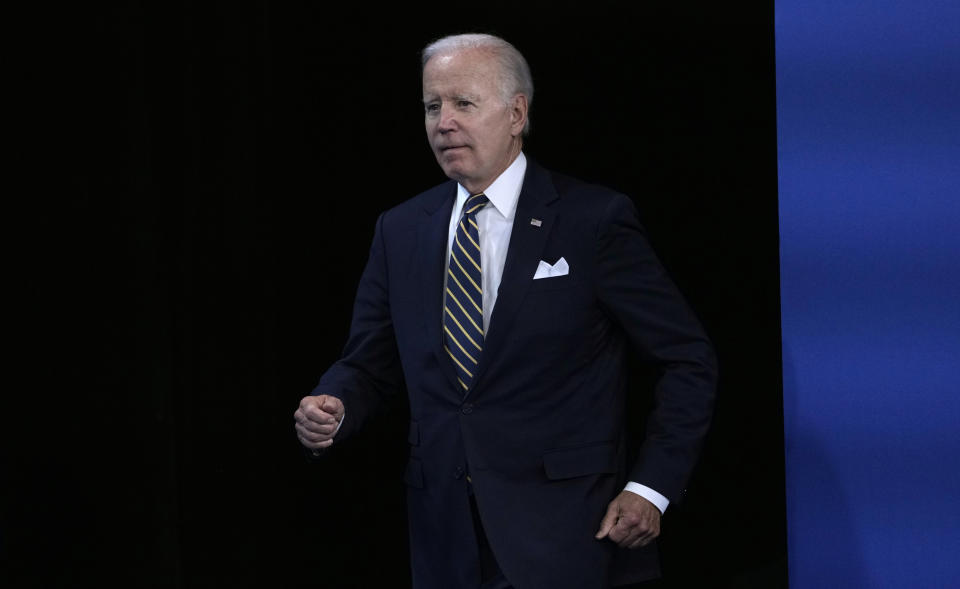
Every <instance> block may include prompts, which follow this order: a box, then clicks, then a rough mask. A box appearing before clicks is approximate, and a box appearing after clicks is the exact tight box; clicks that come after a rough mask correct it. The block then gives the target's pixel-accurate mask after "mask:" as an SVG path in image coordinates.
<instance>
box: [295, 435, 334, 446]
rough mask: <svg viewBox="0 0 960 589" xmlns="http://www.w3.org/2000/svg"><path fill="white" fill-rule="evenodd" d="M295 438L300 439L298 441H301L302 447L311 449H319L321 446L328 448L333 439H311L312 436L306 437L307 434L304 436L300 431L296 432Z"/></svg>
mask: <svg viewBox="0 0 960 589" xmlns="http://www.w3.org/2000/svg"><path fill="white" fill-rule="evenodd" d="M297 439H298V440H300V443H301V444H302V445H303V446H304V447H306V448H309V449H311V450H319V449H321V448H328V447H330V446H331V445H332V444H333V439H332V438H327V439H324V440H316V439H312V438H310V437H308V436H304V435H302V434H300V432H297Z"/></svg>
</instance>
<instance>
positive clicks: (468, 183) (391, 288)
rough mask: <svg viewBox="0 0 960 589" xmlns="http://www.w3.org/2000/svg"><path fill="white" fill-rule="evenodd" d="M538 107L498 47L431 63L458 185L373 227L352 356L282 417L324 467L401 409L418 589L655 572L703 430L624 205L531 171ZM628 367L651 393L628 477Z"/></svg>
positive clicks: (431, 116)
mask: <svg viewBox="0 0 960 589" xmlns="http://www.w3.org/2000/svg"><path fill="white" fill-rule="evenodd" d="M532 98H533V85H532V81H531V77H530V72H529V69H528V67H527V63H526V61H525V60H524V58H523V57H522V56H521V55H520V53H519V52H518V51H517V50H516V49H515V48H514V47H513V46H512V45H510V44H509V43H507V42H506V41H504V40H502V39H499V38H497V37H492V36H488V35H459V36H454V37H447V38H444V39H441V40H439V41H437V42H435V43H433V44H431V45H429V46H428V47H427V48H426V49H425V50H424V52H423V104H424V118H425V125H426V131H427V139H428V140H429V143H430V147H431V148H432V150H433V152H434V155H435V156H436V158H437V162H438V163H439V164H440V167H441V168H442V169H443V171H444V173H445V174H446V175H447V176H448V177H449V178H450V181H449V182H446V183H444V184H441V185H439V186H436V187H434V188H432V189H430V190H428V191H426V192H424V193H422V194H420V195H418V196H416V197H414V198H412V199H410V200H408V201H406V202H404V203H402V204H400V205H398V206H396V207H395V208H393V209H391V210H389V211H387V212H385V213H384V214H382V215H381V216H380V218H379V220H378V221H377V225H376V232H375V236H374V240H373V245H372V247H371V251H370V258H369V261H368V263H367V266H366V269H365V271H364V273H363V276H362V278H361V281H360V285H359V289H358V292H357V298H356V304H355V308H354V316H353V323H352V326H351V332H350V337H349V340H348V342H347V345H346V348H345V351H344V355H343V358H341V359H340V360H339V361H338V362H337V363H336V364H334V365H333V366H332V367H331V368H330V369H329V370H328V371H327V372H326V373H325V374H324V375H323V377H322V378H321V380H320V383H319V384H318V386H317V388H316V389H315V390H314V391H313V393H312V394H311V395H310V396H307V397H305V398H304V399H303V400H302V401H301V403H300V407H299V409H297V411H296V413H295V416H294V417H295V420H296V431H297V435H298V436H299V438H300V441H301V442H302V443H303V445H304V446H305V447H307V448H309V449H311V450H313V451H314V452H315V453H316V452H319V451H321V450H323V449H325V448H328V447H329V446H331V445H332V444H335V443H336V442H338V441H339V440H341V439H342V438H346V437H348V436H350V435H353V434H355V433H356V432H358V431H359V430H360V428H361V427H362V426H363V425H364V423H365V422H366V420H367V418H368V416H369V415H370V414H371V412H372V411H373V410H374V408H375V407H376V406H377V404H378V403H379V402H380V401H381V399H383V398H384V397H387V396H390V395H395V394H400V393H402V392H403V391H405V392H406V394H407V395H408V396H409V403H410V413H411V422H410V433H409V438H408V442H409V446H410V460H409V464H408V466H407V470H406V477H405V478H406V482H407V484H408V491H407V494H408V508H409V521H410V547H411V559H412V570H413V585H414V587H416V588H418V589H426V588H436V589H453V588H460V587H463V588H467V587H469V588H473V589H475V588H477V587H484V588H495V587H496V588H503V587H516V588H517V589H537V588H541V589H560V588H570V589H574V588H575V589H588V588H598V589H599V588H606V587H610V586H611V585H615V584H620V583H625V582H636V581H641V580H644V579H649V578H653V577H656V576H658V574H659V569H658V564H657V555H656V552H655V548H654V546H655V545H654V544H652V543H651V542H652V541H653V539H654V538H656V536H657V535H658V534H659V531H660V517H661V513H662V512H663V510H665V509H666V508H667V505H668V504H669V503H670V501H674V500H676V499H677V498H678V497H680V495H681V493H682V491H683V487H684V485H685V483H686V480H687V478H688V477H689V474H690V471H691V469H692V468H693V466H694V463H695V460H696V457H697V454H698V451H699V447H700V445H701V442H702V439H703V436H704V434H705V433H706V430H707V427H708V425H709V421H710V416H711V413H712V404H713V396H714V390H715V381H716V366H715V360H714V354H713V350H712V347H711V345H710V343H709V341H708V340H707V338H706V336H705V335H704V333H703V331H702V329H701V327H700V326H699V324H698V322H697V320H696V319H695V318H694V316H693V314H692V313H691V311H690V310H689V309H688V307H687V306H686V304H685V303H684V300H683V298H682V297H681V295H680V294H679V292H678V291H677V289H676V288H675V286H674V285H673V284H672V283H671V281H670V280H669V279H668V278H667V276H666V275H665V273H664V271H663V269H662V268H661V266H660V264H659V263H658V261H657V259H656V257H655V256H654V254H653V251H652V249H651V247H650V246H649V244H648V243H647V241H646V239H645V237H644V233H643V230H642V228H641V227H640V225H639V223H638V221H637V215H636V212H635V210H634V208H633V205H632V203H631V201H630V200H629V199H628V198H626V197H625V196H623V195H620V194H617V193H615V192H612V191H610V190H607V189H605V188H602V187H598V186H593V185H588V184H584V183H581V182H578V181H576V180H574V179H571V178H568V177H565V176H562V175H559V174H555V173H552V172H549V171H547V170H545V169H543V168H542V167H540V166H538V165H537V164H536V163H534V162H533V161H531V160H529V159H527V158H526V157H525V155H524V153H523V151H522V146H523V136H524V133H525V132H526V131H527V129H528V127H529V119H528V113H529V109H530V103H531V101H532ZM630 344H632V348H631V345H630ZM632 350H635V351H636V352H638V353H639V354H640V355H641V356H642V357H643V358H645V359H647V360H649V361H652V362H654V363H656V365H657V366H658V367H659V368H660V373H661V375H660V378H659V381H658V383H657V385H656V390H655V404H654V408H653V410H652V412H651V414H650V415H649V416H648V421H647V424H648V425H647V428H646V439H645V440H644V442H643V444H642V446H641V448H640V452H639V457H638V459H637V460H636V462H635V463H634V464H631V465H627V464H626V458H625V440H624V438H625V436H624V420H625V418H624V406H625V395H626V393H627V383H626V371H627V370H626V369H627V365H628V362H630V360H631V357H630V355H629V354H630V353H631V351H632Z"/></svg>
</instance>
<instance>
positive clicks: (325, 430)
mask: <svg viewBox="0 0 960 589" xmlns="http://www.w3.org/2000/svg"><path fill="white" fill-rule="evenodd" d="M296 427H301V428H303V429H304V430H306V431H309V432H313V433H315V434H323V435H332V434H333V432H335V431H337V424H336V423H328V424H321V423H317V422H315V421H303V422H299V423H297V424H296Z"/></svg>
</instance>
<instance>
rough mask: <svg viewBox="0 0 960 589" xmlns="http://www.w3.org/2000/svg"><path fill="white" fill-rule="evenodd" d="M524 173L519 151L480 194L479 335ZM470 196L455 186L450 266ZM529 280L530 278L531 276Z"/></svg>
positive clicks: (640, 488)
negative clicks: (482, 196)
mask: <svg viewBox="0 0 960 589" xmlns="http://www.w3.org/2000/svg"><path fill="white" fill-rule="evenodd" d="M526 171H527V158H526V157H525V156H524V155H523V153H522V152H521V153H520V154H519V155H518V156H517V158H516V159H515V160H513V163H512V164H510V166H509V167H508V168H507V169H506V170H504V171H503V173H502V174H500V176H498V177H497V179H496V180H494V181H493V184H491V185H490V186H489V187H488V188H487V189H486V190H484V191H483V193H484V194H485V195H486V196H487V198H488V199H490V203H489V204H488V205H487V206H485V207H483V208H482V209H480V210H479V211H477V227H479V234H480V267H481V268H483V271H482V274H481V276H482V279H483V284H482V285H481V286H482V287H483V332H484V333H486V332H487V330H488V329H489V327H490V317H491V316H492V315H493V308H494V305H496V303H497V291H498V290H499V289H500V280H501V279H502V278H503V266H504V264H505V263H506V261H507V247H509V245H510V232H511V231H512V230H513V217H514V215H516V212H517V201H518V200H519V199H520V189H521V188H522V187H523V176H524V174H525V173H526ZM469 197H470V193H469V192H468V191H467V189H466V188H464V187H463V186H462V185H460V184H458V185H457V200H456V202H455V203H454V204H453V210H452V211H451V213H450V232H449V236H448V238H447V263H448V264H449V263H450V250H451V249H452V248H453V239H454V237H455V236H456V233H457V225H459V223H460V216H461V215H462V214H463V205H464V203H465V202H467V199H468V198H469ZM530 279H531V280H532V279H533V277H532V276H531V277H530ZM624 490H626V491H630V492H632V493H636V494H637V495H640V496H641V497H643V498H644V499H646V500H647V501H649V502H651V503H653V504H654V505H656V506H657V509H659V510H660V513H663V512H664V511H666V509H667V505H669V504H670V500H669V499H667V498H666V497H664V496H663V495H661V494H660V493H658V492H656V491H654V490H653V489H651V488H650V487H647V486H644V485H641V484H639V483H635V482H633V481H631V482H629V483H627V486H626V487H625V489H624Z"/></svg>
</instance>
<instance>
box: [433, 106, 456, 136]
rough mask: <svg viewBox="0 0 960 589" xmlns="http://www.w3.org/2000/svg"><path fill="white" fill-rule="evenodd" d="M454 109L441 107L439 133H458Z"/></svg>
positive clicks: (438, 123) (438, 124)
mask: <svg viewBox="0 0 960 589" xmlns="http://www.w3.org/2000/svg"><path fill="white" fill-rule="evenodd" d="M453 115H454V109H452V108H450V107H449V106H446V105H441V106H440V116H439V121H438V122H437V131H439V132H440V133H444V134H445V133H450V132H451V131H456V129H457V120H456V119H455V118H454V116H453Z"/></svg>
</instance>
